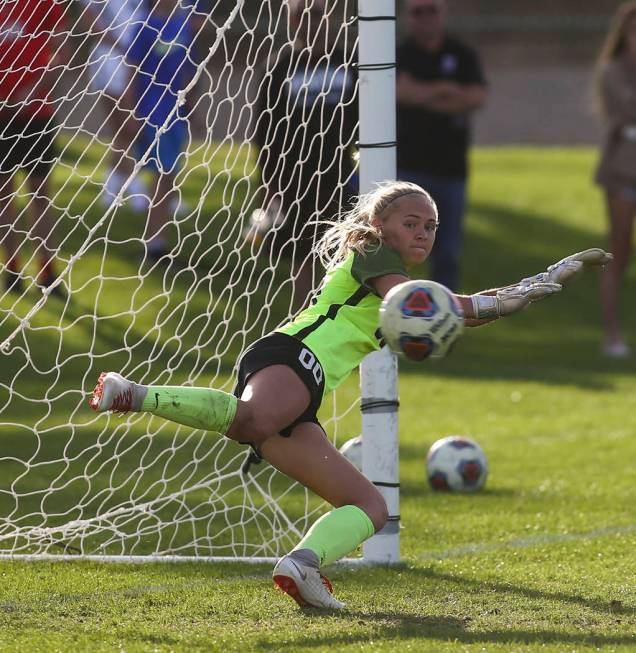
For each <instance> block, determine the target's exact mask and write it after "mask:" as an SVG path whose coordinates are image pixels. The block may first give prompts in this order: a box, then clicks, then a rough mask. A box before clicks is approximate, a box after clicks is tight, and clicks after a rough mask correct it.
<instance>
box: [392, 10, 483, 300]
mask: <svg viewBox="0 0 636 653" xmlns="http://www.w3.org/2000/svg"><path fill="white" fill-rule="evenodd" d="M405 10H406V22H407V28H408V36H407V39H406V40H405V41H404V43H402V45H400V47H399V48H398V51H397V102H398V106H397V141H398V154H397V158H398V178H399V179H403V180H406V181H412V182H415V183H417V184H419V185H420V186H422V187H423V188H425V189H426V190H427V191H428V192H429V193H430V194H431V195H432V196H433V199H434V200H435V202H436V203H437V206H438V210H439V215H440V226H439V230H438V232H437V237H436V240H435V247H434V248H433V252H432V254H431V260H432V264H433V270H432V277H433V279H434V280H435V281H438V282H439V283H443V284H444V285H445V286H447V287H448V288H450V289H451V290H457V287H458V285H459V258H460V254H461V241H462V222H463V215H464V206H465V195H466V179H467V175H468V165H467V154H468V147H469V144H470V120H469V117H470V113H471V112H473V111H474V110H475V109H478V108H479V107H481V106H482V105H483V103H484V102H485V100H486V81H485V79H484V75H483V72H482V68H481V63H480V61H479V57H478V56H477V54H476V52H475V51H474V50H473V49H472V48H470V47H468V46H466V45H464V44H463V43H461V42H460V41H458V40H457V39H455V38H453V37H451V36H449V35H448V34H446V32H445V29H444V22H445V17H446V12H447V7H446V2H445V0H406V2H405Z"/></svg>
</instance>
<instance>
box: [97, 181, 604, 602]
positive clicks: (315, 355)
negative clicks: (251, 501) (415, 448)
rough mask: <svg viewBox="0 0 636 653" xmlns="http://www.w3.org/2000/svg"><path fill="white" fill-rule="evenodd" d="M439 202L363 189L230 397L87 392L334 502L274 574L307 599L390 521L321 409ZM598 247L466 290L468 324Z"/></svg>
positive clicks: (404, 273)
mask: <svg viewBox="0 0 636 653" xmlns="http://www.w3.org/2000/svg"><path fill="white" fill-rule="evenodd" d="M437 225H438V216H437V208H436V206H435V203H434V202H433V200H432V199H431V197H430V196H429V195H428V193H426V192H425V191H424V190H423V189H422V188H420V187H419V186H417V185H415V184H411V183H405V182H391V183H385V184H382V185H381V186H380V187H378V188H377V189H376V190H375V191H373V192H371V193H369V194H367V195H363V196H361V197H360V198H359V199H358V202H357V204H356V206H355V207H354V208H353V209H352V210H351V211H350V212H349V213H348V214H346V215H345V216H344V217H343V219H342V220H341V221H339V222H337V223H334V224H332V226H331V228H330V229H329V230H328V231H327V232H326V234H325V235H324V237H323V238H322V239H321V241H320V243H319V244H318V251H319V254H320V255H321V258H322V259H323V262H325V264H326V267H327V274H326V276H325V279H324V281H323V283H322V287H321V289H320V292H319V294H318V295H317V297H316V299H315V302H314V303H313V305H312V306H310V307H309V308H307V309H305V310H304V311H302V312H301V313H300V314H299V315H298V316H297V317H296V318H295V319H294V320H292V321H291V322H289V323H288V324H286V325H285V326H283V327H281V328H280V329H278V330H277V331H275V332H274V333H271V334H269V335H267V336H265V337H263V338H261V339H260V340H258V341H257V342H255V343H254V344H253V345H252V346H251V347H249V348H248V349H247V351H245V352H244V354H243V355H242V357H241V360H240V363H239V372H238V384H237V387H236V390H235V393H234V395H231V394H228V393H226V392H222V391H220V390H213V389H210V388H192V387H172V386H145V385H140V384H137V383H133V382H132V381H129V380H127V379H125V378H123V377H122V376H121V375H119V374H117V373H116V372H107V373H102V374H101V376H100V378H99V382H98V384H97V387H96V388H95V390H94V392H93V396H92V398H91V400H90V406H91V407H92V408H93V409H95V410H97V411H108V410H112V411H120V412H127V411H131V410H132V411H146V412H149V413H153V414H154V415H159V416H160V417H163V418H165V419H168V420H171V421H173V422H177V423H179V424H185V425H187V426H191V427H194V428H198V429H205V430H208V431H216V432H218V433H221V434H224V435H226V436H227V437H228V438H231V439H232V440H237V441H239V442H241V443H246V444H250V445H251V446H252V447H253V448H254V450H255V451H256V452H257V453H258V454H259V455H260V456H262V457H263V458H264V459H265V460H267V461H268V462H269V463H270V464H271V465H273V466H274V467H275V468H276V469H278V470H280V471H281V472H282V473H283V474H287V475H288V476H290V477H292V478H293V479H295V480H297V481H298V482H299V483H301V484H302V485H304V486H305V487H307V488H309V489H311V490H312V491H314V492H316V493H317V494H318V495H320V496H321V497H322V498H323V499H324V500H325V501H327V502H329V503H330V504H331V505H332V506H334V510H332V511H331V512H329V513H327V514H326V515H323V516H322V517H320V518H319V519H318V520H317V521H316V522H315V523H314V524H313V526H312V527H311V528H310V529H309V531H308V532H307V534H306V535H305V537H303V539H302V540H301V541H300V542H299V543H298V545H297V546H296V548H295V549H294V550H293V551H291V552H290V553H289V554H287V555H285V556H284V557H282V558H281V559H280V560H279V561H278V563H277V564H276V566H275V567H274V572H273V578H274V582H275V583H276V584H277V585H278V586H279V587H280V588H281V589H282V590H283V591H284V592H286V593H287V594H289V595H290V596H291V597H292V598H294V599H295V600H296V602H297V603H298V604H299V605H301V606H313V607H324V608H342V607H343V606H344V604H343V603H341V602H340V601H338V600H337V599H336V598H335V597H334V596H333V595H332V593H331V584H330V583H329V581H328V580H327V579H326V578H325V577H324V576H323V575H322V574H321V573H320V569H321V567H322V566H323V565H326V564H329V563H331V562H334V561H336V560H338V559H339V558H341V557H343V556H345V555H347V554H348V553H350V552H351V551H353V550H354V549H355V548H356V547H358V546H359V545H360V544H361V543H362V542H364V541H365V540H366V539H367V538H369V537H371V535H373V533H375V532H377V531H379V530H380V529H381V528H382V527H383V526H384V523H385V521H386V518H387V509H386V505H385V502H384V499H383V498H382V496H381V494H380V493H379V492H378V490H377V489H376V488H375V487H374V486H373V485H372V483H371V482H370V481H368V480H367V479H366V478H365V477H364V476H363V475H362V474H361V473H360V472H359V471H358V470H357V469H356V468H355V467H354V466H353V465H352V464H351V463H349V461H348V460H346V459H345V458H344V457H343V456H342V455H341V454H340V453H339V452H338V450H337V449H336V448H335V447H334V446H333V445H332V444H331V442H329V440H328V439H327V437H326V436H325V432H324V431H323V429H322V427H321V426H320V423H319V422H318V419H317V417H316V414H317V411H318V408H319V406H320V403H321V401H322V398H323V395H324V394H325V393H326V392H330V391H331V390H333V389H334V388H336V387H337V386H339V385H340V384H341V383H342V382H343V381H344V379H345V378H346V377H347V376H348V375H349V374H350V372H351V371H352V370H354V369H355V368H356V367H357V366H358V364H359V363H360V361H361V360H362V358H363V357H364V356H365V355H366V354H368V353H369V352H371V351H373V350H375V349H378V348H379V343H378V337H377V333H378V326H379V313H378V309H379V307H380V303H381V301H382V297H384V295H385V294H386V293H387V292H388V291H389V290H390V289H391V288H392V287H393V286H395V285H396V284H400V283H403V282H405V281H408V279H409V277H408V270H409V268H411V267H412V266H413V265H415V264H417V263H421V262H422V261H424V260H426V258H427V257H428V256H429V254H430V253H431V248H432V247H433V243H434V242H435V231H436V229H437ZM610 258H611V256H610V255H608V254H606V253H605V252H603V251H602V250H596V249H594V250H587V251H586V252H582V253H579V254H574V255H573V256H570V257H568V258H566V259H563V260H562V261H560V262H559V263H557V264H555V265H553V266H551V267H550V268H548V270H547V271H546V272H542V273H540V274H538V275H536V276H534V277H530V278H528V279H524V280H522V281H521V282H520V283H519V284H517V285H514V286H508V287H506V288H503V289H495V290H489V291H486V292H483V293H479V294H476V295H471V296H460V297H459V301H460V302H461V304H462V307H463V309H464V312H465V315H466V323H467V324H468V325H469V326H476V325H479V324H483V323H484V322H487V321H490V320H493V319H496V318H499V317H503V316H507V315H511V314H512V313H516V312H517V311H520V310H521V309H523V308H524V307H525V306H527V305H528V304H530V303H532V302H534V301H537V300H539V299H542V298H544V297H546V296H548V295H551V294H553V293H555V292H558V291H559V290H561V284H562V283H563V282H564V281H566V280H568V279H569V278H570V277H571V276H573V275H574V274H576V273H577V272H579V271H580V270H581V269H582V268H583V267H586V266H596V265H602V264H604V263H606V262H607V261H608V260H610Z"/></svg>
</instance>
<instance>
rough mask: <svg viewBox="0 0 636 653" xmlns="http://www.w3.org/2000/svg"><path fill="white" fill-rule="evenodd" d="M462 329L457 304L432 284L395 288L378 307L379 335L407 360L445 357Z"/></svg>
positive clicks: (462, 313)
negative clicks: (380, 332)
mask: <svg viewBox="0 0 636 653" xmlns="http://www.w3.org/2000/svg"><path fill="white" fill-rule="evenodd" d="M463 328H464V312H463V310H462V307H461V305H460V304H459V301H458V300H457V298H456V297H455V295H453V293H452V292H451V291H450V290H448V288H446V287H445V286H442V284H440V283H436V282H435V281H407V282H405V283H401V284H399V285H397V286H394V287H393V288H391V290H389V292H388V293H387V294H386V297H385V298H384V300H383V301H382V305H381V306H380V329H381V331H382V336H383V337H384V339H385V340H386V342H387V344H388V345H389V347H390V349H391V350H392V351H393V352H394V353H396V354H398V355H399V356H403V357H405V358H408V359H410V360H414V361H422V360H424V359H426V358H429V357H430V358H441V357H442V356H445V355H446V354H447V353H448V352H449V351H450V349H451V347H452V346H453V344H454V343H455V341H456V340H457V338H459V336H460V335H461V333H462V330H463Z"/></svg>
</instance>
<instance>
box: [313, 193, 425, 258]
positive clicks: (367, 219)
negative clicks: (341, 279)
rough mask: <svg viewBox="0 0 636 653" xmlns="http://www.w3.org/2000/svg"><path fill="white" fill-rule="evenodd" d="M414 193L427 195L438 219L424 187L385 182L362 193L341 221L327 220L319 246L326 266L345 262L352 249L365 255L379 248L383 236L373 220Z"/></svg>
mask: <svg viewBox="0 0 636 653" xmlns="http://www.w3.org/2000/svg"><path fill="white" fill-rule="evenodd" d="M413 194H417V195H421V196H422V197H424V199H425V200H426V201H427V202H428V203H429V205H430V206H431V208H432V209H433V211H434V212H435V218H437V206H436V205H435V202H434V201H433V198H432V197H431V196H430V195H429V194H428V193H427V192H426V191H425V190H424V189H423V188H422V187H421V186H418V185H417V184H412V183H411V182H408V181H385V182H382V183H380V184H378V185H377V188H375V189H374V190H372V191H370V192H369V193H364V194H362V195H359V196H358V197H357V199H356V202H355V204H354V206H353V208H352V209H351V210H350V211H347V212H346V213H344V214H343V215H342V217H341V219H340V220H337V221H333V222H332V221H325V222H326V223H327V224H329V225H331V226H330V227H329V229H327V231H326V232H325V234H324V235H323V236H322V238H321V239H320V240H319V241H318V244H317V248H316V252H317V254H318V256H319V258H320V260H321V261H322V263H323V265H324V266H325V268H327V269H330V268H333V267H334V266H336V265H338V263H341V262H342V261H344V259H345V258H346V257H347V255H348V254H349V251H350V250H354V251H356V252H360V253H361V254H364V253H365V252H370V251H373V250H375V249H377V248H378V247H380V245H381V244H382V235H381V233H380V230H379V229H378V227H377V225H375V224H374V221H375V220H376V219H379V220H380V221H383V220H386V218H387V217H388V215H385V213H386V211H387V209H388V208H389V205H390V204H391V203H392V202H395V200H397V199H399V198H400V197H404V196H405V195H413ZM323 224H324V222H323Z"/></svg>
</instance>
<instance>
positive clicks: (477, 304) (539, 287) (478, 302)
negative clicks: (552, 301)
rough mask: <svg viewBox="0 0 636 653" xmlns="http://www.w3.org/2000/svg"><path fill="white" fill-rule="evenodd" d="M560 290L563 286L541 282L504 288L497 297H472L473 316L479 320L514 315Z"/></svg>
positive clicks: (498, 292)
mask: <svg viewBox="0 0 636 653" xmlns="http://www.w3.org/2000/svg"><path fill="white" fill-rule="evenodd" d="M560 290H561V284H558V283H551V282H548V281H540V282H535V283H530V284H527V285H523V284H521V283H520V284H518V285H516V286H509V287H508V288H502V289H501V290H498V291H497V293H496V294H495V295H471V300H472V303H473V314H474V316H475V318H476V319H478V320H481V319H490V318H496V317H503V316H505V315H512V314H513V313H516V312H517V311H520V310H521V309H523V308H525V307H526V306H528V304H530V303H532V302H538V301H539V300H541V299H545V298H546V297H548V296H550V295H553V294H554V293H557V292H559V291H560Z"/></svg>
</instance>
